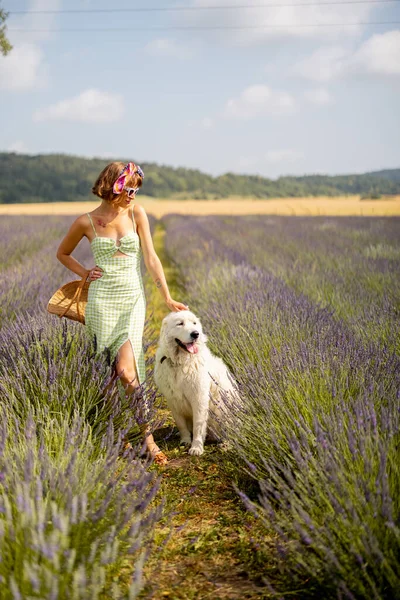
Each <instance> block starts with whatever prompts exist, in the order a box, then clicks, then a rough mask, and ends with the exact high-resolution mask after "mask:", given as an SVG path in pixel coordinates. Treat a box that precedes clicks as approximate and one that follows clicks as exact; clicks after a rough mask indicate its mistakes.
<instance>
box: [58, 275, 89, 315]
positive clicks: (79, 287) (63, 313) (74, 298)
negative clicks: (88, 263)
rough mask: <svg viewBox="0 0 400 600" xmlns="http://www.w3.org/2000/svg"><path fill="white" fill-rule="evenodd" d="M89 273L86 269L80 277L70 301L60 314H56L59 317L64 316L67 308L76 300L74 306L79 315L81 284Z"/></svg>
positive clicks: (82, 284) (83, 283)
mask: <svg viewBox="0 0 400 600" xmlns="http://www.w3.org/2000/svg"><path fill="white" fill-rule="evenodd" d="M89 273H90V271H87V272H86V275H84V276H83V277H82V279H81V281H80V282H79V285H78V287H77V288H76V290H75V294H74V295H73V297H72V300H71V302H70V303H69V304H68V306H67V307H66V308H65V310H64V311H63V312H62V313H61V314H60V315H58V316H59V317H60V319H61V317H64V316H65V315H66V314H67V312H68V311H69V309H70V308H71V306H72V305H73V303H74V302H75V301H76V308H77V311H78V315H79V316H80V314H81V313H80V311H79V300H80V298H81V294H82V290H83V286H84V285H85V283H86V280H87V278H88V276H89Z"/></svg>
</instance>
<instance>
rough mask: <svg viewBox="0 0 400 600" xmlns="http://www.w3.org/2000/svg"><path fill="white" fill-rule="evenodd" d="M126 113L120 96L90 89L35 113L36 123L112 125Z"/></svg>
mask: <svg viewBox="0 0 400 600" xmlns="http://www.w3.org/2000/svg"><path fill="white" fill-rule="evenodd" d="M123 113H124V101H123V98H122V96H120V95H119V94H113V93H109V92H101V91H100V90H96V89H89V90H86V91H84V92H82V93H81V94H79V95H78V96H74V97H73V98H68V99H67V100H62V101H61V102H57V103H56V104H53V105H51V106H48V107H47V108H44V109H42V110H39V111H37V112H36V113H35V115H34V118H35V120H36V121H44V120H52V121H78V122H84V123H112V122H115V121H119V119H120V118H121V117H122V115H123Z"/></svg>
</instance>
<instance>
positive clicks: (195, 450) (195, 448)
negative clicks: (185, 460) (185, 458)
mask: <svg viewBox="0 0 400 600" xmlns="http://www.w3.org/2000/svg"><path fill="white" fill-rule="evenodd" d="M203 452H204V448H203V444H193V445H192V447H191V448H190V449H189V454H190V455H191V456H201V455H202V454H203Z"/></svg>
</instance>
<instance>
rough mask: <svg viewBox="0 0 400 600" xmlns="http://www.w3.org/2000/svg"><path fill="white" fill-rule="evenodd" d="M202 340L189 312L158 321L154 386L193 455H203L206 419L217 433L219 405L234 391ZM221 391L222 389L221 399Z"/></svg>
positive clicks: (224, 372) (223, 369) (222, 368)
mask: <svg viewBox="0 0 400 600" xmlns="http://www.w3.org/2000/svg"><path fill="white" fill-rule="evenodd" d="M206 342H207V337H206V336H205V335H204V334H203V331H202V327H201V323H200V321H199V319H198V318H197V317H196V316H195V315H194V314H193V313H192V312H190V311H188V310H184V311H181V312H173V313H170V314H169V315H168V316H167V317H165V319H164V320H163V322H162V326H161V333H160V340H159V346H158V349H157V353H156V364H155V370H154V379H155V382H156V385H157V387H158V389H159V390H160V392H161V393H162V394H163V396H164V397H165V399H166V401H167V404H168V407H169V409H170V410H171V412H172V416H173V417H174V419H175V422H176V425H177V427H178V429H179V433H180V435H181V443H182V444H185V445H190V449H189V454H192V455H195V456H200V454H203V451H204V440H205V437H206V432H207V421H209V423H208V424H209V426H210V428H211V431H212V433H214V434H218V432H219V431H220V427H219V422H218V421H219V419H218V417H220V416H221V407H223V406H225V404H226V401H227V398H229V396H230V394H234V387H233V385H232V381H231V379H230V377H229V374H228V370H227V367H226V366H225V364H224V363H223V361H222V360H221V359H220V358H217V357H216V356H213V354H211V352H210V350H209V349H208V348H207V346H206ZM221 390H223V391H224V392H226V393H225V394H224V398H221V394H220V392H221ZM210 396H211V400H212V409H211V410H209V404H210ZM218 405H219V408H218ZM222 410H223V409H222ZM191 434H193V440H192V438H191Z"/></svg>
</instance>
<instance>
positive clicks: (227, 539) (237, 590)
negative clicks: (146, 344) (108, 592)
mask: <svg viewBox="0 0 400 600" xmlns="http://www.w3.org/2000/svg"><path fill="white" fill-rule="evenodd" d="M164 236H165V231H164V228H163V225H162V224H158V225H157V227H156V229H155V232H154V238H153V239H154V245H155V249H156V251H157V254H158V256H159V257H160V260H161V262H162V264H163V267H164V272H165V275H166V278H167V281H168V285H169V288H170V291H171V295H172V296H173V298H174V299H177V300H182V301H183V300H184V296H183V294H184V288H183V286H182V283H181V282H180V281H179V275H178V273H177V271H176V270H175V269H174V267H173V265H172V263H171V262H170V260H169V259H168V256H167V255H166V253H165V250H164ZM145 283H146V290H147V300H148V307H149V309H150V311H151V313H152V315H151V319H150V323H151V326H152V328H154V330H155V331H158V330H159V327H160V324H161V320H162V318H163V317H164V316H166V314H167V313H168V309H167V308H166V306H165V305H164V303H163V300H162V298H161V295H160V293H159V291H158V290H157V288H156V287H155V286H154V284H152V282H151V281H150V277H148V276H145ZM160 409H161V411H162V412H163V413H164V415H165V417H166V423H165V428H163V429H162V430H159V431H158V432H155V438H156V440H157V441H158V443H159V445H160V447H161V448H162V449H163V451H164V452H166V454H167V455H168V458H169V463H168V465H167V466H166V467H165V468H158V467H155V466H154V467H152V468H154V469H157V470H158V471H159V472H160V473H161V476H162V482H161V489H160V492H159V496H158V498H161V497H164V501H165V515H166V516H165V518H164V520H163V521H162V522H161V523H160V524H159V525H158V527H157V529H156V542H157V543H158V544H159V545H161V550H160V552H155V553H153V555H152V557H151V558H150V560H149V561H148V562H147V564H146V566H145V569H144V574H145V577H146V578H147V581H148V584H147V586H146V589H145V591H144V592H143V595H142V597H143V598H145V597H146V594H149V593H150V594H151V597H152V598H155V599H157V598H169V599H171V600H191V599H195V598H202V599H203V598H221V599H224V598H267V597H269V594H268V593H267V592H266V591H265V588H264V587H263V586H262V582H260V581H259V580H258V576H257V572H258V571H259V569H258V566H259V564H260V562H261V561H262V562H263V564H264V567H265V560H266V557H265V554H262V553H261V552H260V551H259V550H258V548H259V542H258V541H257V540H259V536H260V535H261V530H260V529H259V524H258V522H257V521H256V519H255V518H254V517H253V516H252V515H251V514H250V513H249V512H247V511H246V510H245V509H244V507H243V505H242V503H241V501H240V499H239V497H238V495H237V494H236V492H235V490H234V488H233V485H232V481H233V480H234V479H235V478H236V477H237V476H238V473H237V469H236V466H234V464H233V463H231V462H230V459H229V454H228V453H227V451H226V450H224V449H223V448H221V447H220V446H218V445H206V447H205V453H204V455H203V456H201V457H191V456H189V455H188V453H187V451H186V450H184V449H182V448H180V447H179V438H178V434H177V430H176V428H175V427H174V424H173V421H172V418H171V417H170V416H169V411H168V410H167V409H166V407H165V403H163V402H162V401H161V404H160ZM171 433H172V435H171ZM167 436H169V437H167ZM166 438H167V439H166ZM243 483H244V482H241V484H243ZM246 483H247V484H249V482H246ZM158 501H159V500H158ZM262 537H263V543H264V544H265V532H263V533H262ZM167 538H168V539H167ZM166 540H167V541H166ZM269 560H271V572H272V571H273V570H274V569H275V566H274V564H273V558H272V559H271V558H270V559H269Z"/></svg>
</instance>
